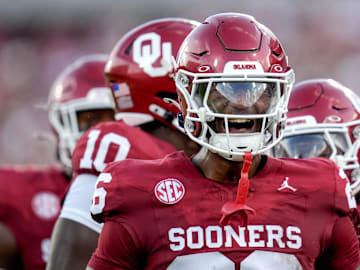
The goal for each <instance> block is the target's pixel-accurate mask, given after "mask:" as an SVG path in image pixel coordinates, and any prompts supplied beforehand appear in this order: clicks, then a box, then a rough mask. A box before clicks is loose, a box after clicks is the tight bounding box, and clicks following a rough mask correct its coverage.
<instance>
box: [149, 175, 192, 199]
mask: <svg viewBox="0 0 360 270" xmlns="http://www.w3.org/2000/svg"><path fill="white" fill-rule="evenodd" d="M154 193H155V196H156V198H157V199H158V200H159V201H160V202H162V203H164V204H175V203H178V202H180V201H181V199H182V198H183V197H184V195H185V187H184V185H183V184H182V183H181V182H180V181H179V180H177V179H174V178H167V179H164V180H161V181H159V182H158V183H157V184H156V186H155V188H154Z"/></svg>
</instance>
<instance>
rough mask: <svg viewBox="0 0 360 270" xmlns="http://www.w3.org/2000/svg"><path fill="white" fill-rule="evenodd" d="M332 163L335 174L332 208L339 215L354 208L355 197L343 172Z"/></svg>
mask: <svg viewBox="0 0 360 270" xmlns="http://www.w3.org/2000/svg"><path fill="white" fill-rule="evenodd" d="M333 164H334V174H335V192H334V210H335V211H336V212H337V213H339V214H340V215H341V216H342V215H344V214H345V215H347V214H349V213H350V212H352V211H353V210H354V209H355V208H356V201H355V197H354V195H353V194H352V191H351V187H350V182H349V180H348V178H347V176H346V174H345V172H344V171H343V170H341V169H340V168H339V167H338V166H337V165H336V164H335V163H333Z"/></svg>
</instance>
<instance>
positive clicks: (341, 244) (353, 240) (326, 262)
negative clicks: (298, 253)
mask: <svg viewBox="0 0 360 270" xmlns="http://www.w3.org/2000/svg"><path fill="white" fill-rule="evenodd" d="M359 251H360V250H359V242H358V239H357V236H356V233H355V229H354V226H353V224H352V222H351V220H350V218H349V217H347V216H344V217H339V218H338V219H337V221H336V223H335V224H334V227H333V230H332V234H331V241H330V244H329V245H328V247H327V249H326V250H325V252H324V254H323V255H322V257H321V260H320V261H318V262H317V267H316V269H317V270H323V269H324V270H325V269H326V270H343V269H346V270H356V269H357V267H358V266H359V265H360V252H359Z"/></svg>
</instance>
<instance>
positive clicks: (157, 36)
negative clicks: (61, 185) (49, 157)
mask: <svg viewBox="0 0 360 270" xmlns="http://www.w3.org/2000/svg"><path fill="white" fill-rule="evenodd" d="M197 24H198V23H197V22H195V21H191V20H187V19H182V18H166V19H159V20H153V21H150V22H147V23H145V24H142V25H140V26H138V27H136V28H134V29H133V30H131V31H130V32H128V33H127V34H125V35H124V37H123V38H121V39H120V40H119V41H118V43H117V44H116V46H115V47H114V48H113V50H112V52H111V54H110V56H109V60H108V62H107V65H106V68H105V75H106V78H107V81H108V84H109V86H110V87H111V88H112V89H113V94H114V98H115V101H116V104H117V106H118V111H119V114H118V116H119V121H116V122H111V123H110V122H109V123H104V124H100V125H97V126H95V127H93V128H91V129H90V130H89V131H88V132H86V133H85V134H84V135H83V136H82V137H81V138H80V139H79V141H78V142H77V144H76V148H75V150H74V154H73V157H72V164H73V168H74V176H73V181H72V184H71V187H70V189H69V191H68V193H67V195H66V198H65V201H64V205H63V208H62V211H61V214H60V217H59V219H58V221H57V223H56V225H55V229H54V232H53V236H52V239H53V240H54V241H53V242H52V245H53V246H52V248H51V252H50V257H49V263H48V265H47V269H48V270H53V269H57V270H59V269H85V267H86V264H87V263H88V261H89V259H90V257H91V254H92V253H93V251H94V250H95V248H96V245H97V239H98V236H99V233H100V231H101V229H102V225H101V224H99V223H97V222H95V221H93V220H92V218H91V215H90V206H91V198H92V194H93V192H94V186H95V183H96V179H97V176H98V175H99V174H100V172H101V171H102V170H103V169H104V167H105V166H106V164H107V163H109V162H112V161H118V160H123V159H131V160H133V159H149V160H153V159H159V158H162V157H164V156H165V155H167V154H168V153H171V152H174V151H176V150H179V149H181V150H184V152H185V153H186V154H187V155H191V154H192V153H194V152H196V151H197V150H198V145H197V144H196V143H194V142H192V141H191V140H189V139H188V138H187V137H186V135H185V134H184V133H183V132H181V130H182V129H181V128H180V127H179V126H178V125H177V123H178V122H177V120H176V117H177V113H178V111H179V109H178V108H177V107H176V106H175V105H174V104H173V102H174V101H173V100H175V99H177V94H176V87H175V82H174V80H173V79H172V78H171V77H170V72H171V71H172V70H173V67H174V65H173V57H176V54H177V51H178V49H179V47H180V45H181V43H182V41H183V40H184V38H185V37H186V36H187V35H188V34H189V33H190V31H191V30H193V29H194V28H195V26H196V25H197ZM141 177H142V176H141ZM97 192H102V191H97ZM104 192H106V191H104Z"/></svg>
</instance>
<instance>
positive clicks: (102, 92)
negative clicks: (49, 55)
mask: <svg viewBox="0 0 360 270" xmlns="http://www.w3.org/2000/svg"><path fill="white" fill-rule="evenodd" d="M106 59H107V56H106V55H103V54H95V55H88V56H84V57H81V58H79V59H77V60H76V61H75V62H73V63H72V64H70V65H69V66H68V67H67V68H66V69H65V70H64V71H63V72H62V73H61V74H60V75H59V76H58V78H57V79H56V80H55V82H54V84H53V85H52V87H51V90H50V94H49V98H48V109H49V121H50V124H51V127H52V129H53V131H54V132H55V135H56V136H57V139H58V151H59V158H60V161H61V162H62V163H63V164H64V165H65V166H67V167H71V154H72V151H73V150H74V147H75V144H76V141H77V139H78V138H79V137H80V136H81V134H82V133H83V131H82V130H80V128H79V125H78V118H77V117H78V115H77V114H78V113H79V112H80V111H88V110H99V109H112V110H115V103H114V100H113V96H112V94H111V90H110V89H109V88H108V87H107V86H106V83H105V77H104V68H105V64H106Z"/></svg>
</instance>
